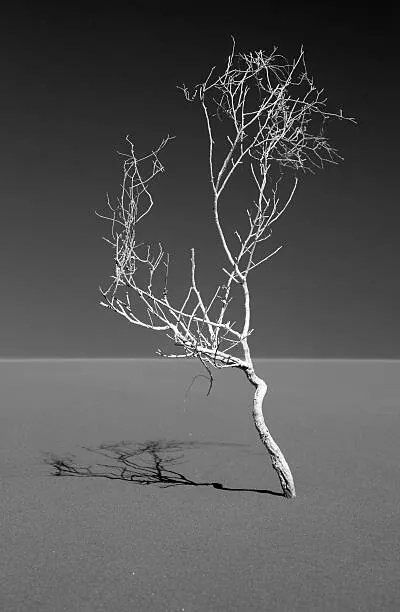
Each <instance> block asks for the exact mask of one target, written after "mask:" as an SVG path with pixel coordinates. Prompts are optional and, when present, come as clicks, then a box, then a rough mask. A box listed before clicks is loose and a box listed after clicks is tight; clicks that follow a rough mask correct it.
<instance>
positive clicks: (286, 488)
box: [245, 369, 296, 499]
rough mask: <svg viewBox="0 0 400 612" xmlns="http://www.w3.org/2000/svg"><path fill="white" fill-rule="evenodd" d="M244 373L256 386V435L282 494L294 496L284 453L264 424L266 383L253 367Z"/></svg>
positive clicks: (287, 496) (288, 496)
mask: <svg viewBox="0 0 400 612" xmlns="http://www.w3.org/2000/svg"><path fill="white" fill-rule="evenodd" d="M245 373H246V376H247V378H248V380H249V381H250V383H251V384H252V385H253V387H256V391H255V394H254V401H253V419H254V425H255V426H256V429H257V431H258V435H259V436H260V439H261V442H262V443H263V444H264V446H265V448H266V449H267V451H268V453H269V455H270V457H271V461H272V467H273V468H274V470H275V471H276V473H277V474H278V478H279V481H280V483H281V487H282V491H283V495H284V496H285V497H286V498H289V499H290V498H293V497H296V489H295V487H294V481H293V476H292V472H291V471H290V467H289V465H288V463H287V461H286V459H285V457H284V454H283V453H282V451H281V449H280V448H279V446H278V445H277V443H276V442H275V440H274V439H273V437H272V436H271V434H270V432H269V429H268V427H267V426H266V424H265V420H264V415H263V411H262V404H263V400H264V397H265V394H266V393H267V385H266V383H265V381H264V380H263V379H262V378H260V377H259V376H257V374H256V373H255V372H254V370H253V369H246V370H245Z"/></svg>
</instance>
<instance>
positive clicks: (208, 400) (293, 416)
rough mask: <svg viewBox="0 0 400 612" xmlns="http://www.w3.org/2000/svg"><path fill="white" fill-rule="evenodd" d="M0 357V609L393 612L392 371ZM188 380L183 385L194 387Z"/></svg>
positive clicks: (383, 365) (397, 513)
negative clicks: (264, 385) (255, 401)
mask: <svg viewBox="0 0 400 612" xmlns="http://www.w3.org/2000/svg"><path fill="white" fill-rule="evenodd" d="M256 369H257V371H258V372H259V374H260V375H261V376H263V377H265V379H266V380H267V382H268V384H269V392H268V395H267V398H266V401H265V404H264V413H265V416H266V420H267V423H268V425H269V427H270V429H271V432H272V434H273V435H274V436H275V438H276V440H277V442H278V443H279V445H280V446H281V448H282V449H283V451H284V453H285V455H286V457H287V459H288V461H289V463H290V465H291V467H292V470H293V474H294V477H295V481H296V487H297V495H298V497H297V499H296V500H294V501H287V500H285V499H284V498H283V497H282V496H281V495H280V494H279V493H280V488H279V483H278V480H277V477H276V475H275V473H274V471H273V470H272V467H271V464H270V461H269V458H268V456H267V455H266V453H265V451H264V449H263V447H262V446H261V444H260V442H259V440H258V437H257V433H256V431H255V429H254V425H253V423H252V421H251V412H250V410H251V402H252V388H251V387H250V385H249V383H248V382H247V381H246V379H245V378H244V376H243V374H242V373H241V372H239V371H232V370H229V371H228V370H224V371H218V372H216V377H215V381H214V385H213V389H212V392H211V394H210V395H209V396H207V395H206V394H207V389H208V383H207V380H206V379H205V378H204V377H202V376H199V377H197V378H195V379H194V380H193V377H194V376H196V375H197V374H202V375H204V373H205V372H204V370H203V369H202V366H201V364H200V363H198V362H195V361H177V360H174V361H159V360H71V361H68V360H64V361H63V360H53V361H50V360H49V361H45V360H43V361H39V360H38V361H14V362H12V361H8V362H7V361H3V362H1V363H0V393H1V395H0V401H1V406H0V478H1V501H0V504H1V507H0V517H1V562H0V602H1V603H0V609H1V610H4V612H17V611H18V612H61V611H67V612H70V611H71V612H72V611H74V612H75V611H76V612H92V611H93V612H101V611H107V612H114V611H115V612H133V611H136V610H137V611H150V612H152V611H154V612H159V611H160V612H161V611H166V612H167V611H168V612H178V611H184V612H202V611H226V612H235V611H238V612H251V611H253V610H254V611H260V610H268V611H269V612H274V611H278V612H284V611H292V610H293V611H297V610H301V611H305V612H311V611H328V612H329V611H334V610H335V611H340V612H345V611H350V610H352V611H353V610H354V611H355V610H360V611H361V610H362V611H369V610H370V611H374V612H376V611H380V610H393V611H394V610H396V611H397V610H399V609H400V544H399V537H400V443H399V439H400V362H396V361H391V362H390V361H312V360H310V361H308V360H303V361H295V360H282V361H278V360H276V361H272V360H271V361H270V360H259V361H257V362H256ZM192 380H193V384H192V385H191V388H190V389H189V390H188V387H189V386H190V384H191V382H192Z"/></svg>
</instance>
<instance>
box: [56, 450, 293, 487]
mask: <svg viewBox="0 0 400 612" xmlns="http://www.w3.org/2000/svg"><path fill="white" fill-rule="evenodd" d="M205 444H213V443H207V442H205V443H204V442H203V443H199V442H180V441H177V440H148V441H146V442H139V443H138V442H132V441H122V442H116V443H103V444H100V445H99V446H97V447H87V446H83V447H82V448H83V449H84V450H85V451H87V452H89V453H92V454H94V455H96V456H97V457H96V458H97V461H96V462H95V463H92V464H89V465H82V464H81V463H79V462H78V461H77V460H76V457H75V455H72V454H68V455H62V456H61V455H56V454H54V453H44V462H45V463H46V464H47V465H50V466H51V467H52V468H53V470H54V471H53V472H52V475H53V476H75V477H77V478H108V479H110V480H124V481H126V482H132V483H135V484H139V485H157V486H159V487H162V488H167V487H176V486H191V487H213V488H214V489H218V490H221V491H249V492H253V493H264V494H267V495H276V496H279V497H282V496H283V494H282V493H278V492H276V491H270V490H269V489H246V488H234V487H225V486H224V485H223V484H221V483H220V482H200V481H196V480H192V479H191V478H188V477H187V476H185V475H184V474H182V473H181V472H180V471H178V470H177V469H175V468H176V466H179V465H181V464H182V463H185V461H184V453H183V452H182V451H183V450H187V449H194V448H198V447H199V446H200V445H205ZM215 444H218V443H215ZM220 444H221V443H220ZM222 445H224V444H223V443H222ZM235 446H236V445H235ZM105 461H106V462H105Z"/></svg>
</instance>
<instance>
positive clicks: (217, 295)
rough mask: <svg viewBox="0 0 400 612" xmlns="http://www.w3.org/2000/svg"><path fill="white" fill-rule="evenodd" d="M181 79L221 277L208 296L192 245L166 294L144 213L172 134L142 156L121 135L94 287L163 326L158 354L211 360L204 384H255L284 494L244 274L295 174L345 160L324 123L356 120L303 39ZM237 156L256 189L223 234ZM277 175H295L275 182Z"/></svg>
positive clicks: (264, 434)
mask: <svg viewBox="0 0 400 612" xmlns="http://www.w3.org/2000/svg"><path fill="white" fill-rule="evenodd" d="M180 89H181V90H182V91H183V93H184V96H185V98H186V100H187V101H189V102H194V103H198V104H199V105H200V107H201V109H202V112H203V114H204V119H205V126H206V133H207V135H208V144H209V146H208V165H209V177H210V182H211V188H212V191H211V194H212V197H211V201H210V206H212V210H213V218H214V222H215V226H216V228H217V231H218V235H219V238H220V245H221V260H220V264H219V265H220V273H221V282H220V284H219V285H218V286H216V287H215V291H214V292H213V294H212V298H211V299H208V300H207V301H206V300H205V298H204V297H203V294H202V292H201V290H200V288H199V286H198V283H197V280H196V252H195V249H193V248H192V249H191V254H190V262H191V274H190V278H189V279H188V286H187V292H186V297H185V298H184V300H183V301H182V302H179V303H177V302H176V301H174V299H173V297H172V296H171V295H170V293H169V290H168V274H169V268H170V256H169V253H168V252H167V251H166V250H165V248H164V246H163V245H162V244H161V243H160V244H158V246H157V248H154V247H152V246H151V245H150V244H149V243H147V242H145V241H143V240H142V238H141V235H140V224H141V221H142V220H143V219H144V218H145V217H147V216H148V215H150V212H151V211H152V209H153V206H154V200H153V196H152V192H151V184H152V181H153V179H154V178H155V177H156V175H158V174H159V173H161V172H163V171H164V166H163V164H162V163H161V161H160V155H161V153H162V152H163V150H164V148H165V146H166V145H167V143H168V141H169V140H170V139H171V137H170V136H167V137H166V138H165V139H164V140H162V141H161V143H160V144H159V145H158V146H157V147H156V148H154V149H153V150H152V151H151V152H150V153H148V154H145V155H139V154H138V153H137V152H136V148H135V145H134V142H133V141H132V140H131V139H130V137H127V142H128V145H129V152H128V153H126V154H124V164H123V180H122V190H121V194H120V196H119V198H118V199H117V201H116V202H115V203H111V202H110V200H108V208H109V213H107V214H104V215H99V216H101V217H102V218H103V219H106V220H107V221H108V222H109V223H110V226H111V232H110V235H109V236H107V237H105V240H106V241H107V242H108V243H109V244H110V245H111V247H112V249H113V253H114V259H115V271H114V274H113V275H112V276H111V283H110V284H109V286H108V287H107V288H106V289H101V293H102V296H103V300H102V302H101V304H102V305H103V306H105V307H106V308H109V309H111V310H113V311H114V312H116V313H118V314H119V315H121V316H123V317H125V318H126V319H127V320H128V321H129V322H130V323H132V324H134V325H139V326H142V327H146V328H149V329H152V330H155V331H160V332H164V333H165V334H166V335H167V336H168V338H169V339H170V340H171V341H172V342H173V344H174V346H175V351H173V352H165V351H163V350H161V349H159V351H158V354H159V355H161V356H164V357H170V358H180V357H183V358H191V357H196V358H198V359H200V361H201V362H202V363H203V365H204V366H205V368H206V369H207V371H208V374H209V377H210V388H211V385H212V380H213V379H212V373H211V367H215V368H232V367H233V368H238V369H241V370H242V371H243V372H244V373H245V374H246V376H247V378H248V380H249V381H250V382H251V384H252V385H253V386H254V387H255V388H256V392H255V398H254V404H253V416H254V421H255V425H256V428H257V430H258V433H259V435H260V437H261V440H262V442H263V443H264V445H265V446H266V448H267V450H268V452H269V454H270V455H271V459H272V464H273V467H274V468H275V470H276V471H277V473H278V476H279V478H280V482H281V486H282V489H283V492H284V494H285V495H286V497H294V496H295V489H294V484H293V478H292V476H291V473H290V470H289V467H288V465H287V464H286V461H285V460H284V457H283V455H282V453H281V451H280V449H279V447H278V446H277V445H276V443H275V442H274V440H273V439H272V437H271V435H270V433H269V431H268V429H267V427H266V425H265V422H264V418H263V414H262V409H261V406H262V401H263V398H264V395H265V393H266V390H267V387H266V384H265V382H264V381H263V380H262V379H261V378H260V377H259V376H257V374H256V373H255V370H254V364H253V361H252V357H251V352H250V347H249V336H250V335H251V334H252V333H253V329H252V328H251V295H250V291H249V286H248V278H249V276H250V274H252V273H253V272H254V271H255V270H256V269H257V268H258V267H259V266H261V264H264V263H266V262H267V261H268V260H269V259H271V258H272V257H273V256H274V255H275V254H276V253H277V252H278V251H279V250H280V248H281V247H278V248H275V249H270V248H268V245H269V243H268V240H269V238H270V237H271V234H272V226H273V224H274V223H275V222H276V221H277V220H278V219H279V218H280V217H281V215H282V214H283V213H284V212H285V210H286V209H287V207H288V206H289V204H290V202H291V201H292V199H293V196H294V194H295V191H296V188H297V185H298V181H299V178H300V177H301V176H302V175H303V174H304V173H305V172H308V171H309V172H314V171H315V170H316V169H318V168H321V167H323V166H324V164H325V163H326V162H328V163H337V162H338V161H339V160H340V159H341V157H340V156H339V154H338V152H337V150H336V149H335V148H334V147H333V146H332V145H331V144H330V142H329V140H328V138H327V136H326V134H325V129H326V126H327V124H328V122H329V121H330V120H331V119H349V120H350V121H354V119H351V118H346V117H344V116H343V114H342V111H341V110H339V111H338V112H329V111H328V110H327V107H326V102H327V100H326V98H325V96H324V94H323V90H321V89H317V88H316V86H315V85H314V81H313V78H312V77H311V76H310V75H309V73H308V71H307V67H306V63H305V57H304V51H303V49H301V51H300V53H299V55H298V56H297V57H296V58H295V59H294V60H293V61H291V62H290V61H288V60H287V59H286V58H285V57H283V56H282V55H280V54H279V53H278V51H277V49H276V48H274V49H273V50H272V52H270V53H266V52H265V51H256V52H249V53H237V52H236V50H235V43H234V44H233V49H232V52H231V53H230V55H229V57H228V60H227V63H226V65H225V68H224V69H223V70H222V71H221V72H220V73H219V74H218V72H217V69H216V67H213V68H212V69H211V71H210V72H209V73H208V76H207V78H206V79H205V80H204V81H203V82H202V83H200V84H198V85H197V86H195V87H194V88H193V89H191V90H190V89H188V88H187V87H185V86H183V87H181V88H180ZM243 167H245V168H247V170H248V174H247V176H248V178H249V179H250V184H249V189H251V190H253V192H254V193H255V194H256V196H255V198H254V199H253V201H252V204H251V207H249V208H247V209H246V211H245V212H246V217H247V221H246V226H245V227H237V228H236V229H235V230H234V233H233V236H231V235H229V236H228V235H227V230H226V228H225V226H224V219H223V217H222V215H221V209H220V208H221V207H220V204H221V201H222V199H223V197H224V195H225V194H226V192H227V188H228V186H229V185H230V183H231V182H232V179H233V177H234V176H236V175H237V174H238V173H239V172H241V171H242V170H243ZM284 177H286V178H287V179H288V180H289V181H291V185H290V188H289V190H286V192H285V191H284V193H282V192H281V186H282V179H283V178H284ZM234 287H237V288H239V290H240V292H241V295H242V300H241V303H242V319H241V321H239V322H232V321H231V320H230V318H229V305H230V303H231V301H232V299H233V288H234ZM139 306H140V308H139ZM238 350H240V351H241V353H240V354H238ZM271 441H272V442H271ZM282 466H283V467H282Z"/></svg>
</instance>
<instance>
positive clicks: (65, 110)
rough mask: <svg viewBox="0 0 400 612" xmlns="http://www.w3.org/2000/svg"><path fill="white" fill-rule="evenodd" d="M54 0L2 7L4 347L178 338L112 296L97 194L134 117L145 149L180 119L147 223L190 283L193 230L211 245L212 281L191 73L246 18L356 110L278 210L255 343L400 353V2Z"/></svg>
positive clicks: (6, 351) (257, 350)
mask: <svg viewBox="0 0 400 612" xmlns="http://www.w3.org/2000/svg"><path fill="white" fill-rule="evenodd" d="M40 4H41V3H37V5H36V6H34V8H32V6H31V7H30V8H27V7H24V8H23V9H22V8H21V9H20V7H18V6H15V5H13V6H14V12H12V10H11V9H9V10H8V13H7V12H6V13H3V15H2V20H1V25H0V29H1V43H0V44H1V47H2V53H1V60H0V62H1V80H0V88H1V101H2V115H1V119H2V129H1V133H2V138H1V143H0V156H1V174H2V180H1V184H0V190H1V203H2V223H1V224H0V234H1V235H0V244H1V248H2V257H1V264H0V265H1V278H2V299H1V306H0V307H1V321H2V323H1V346H0V357H86V356H87V357H113V356H115V357H125V356H126V357H147V356H152V355H153V354H154V352H155V349H156V348H157V347H158V346H161V347H163V348H167V346H168V345H167V342H166V341H165V340H164V338H163V337H162V336H159V335H156V334H154V333H152V332H148V331H146V330H143V329H140V328H136V327H133V326H130V325H129V324H128V322H127V321H126V320H124V319H122V318H119V317H118V316H117V315H115V314H113V313H111V312H110V311H107V310H105V309H103V308H101V307H100V306H99V305H98V303H99V297H100V296H99V293H98V285H99V284H105V283H106V281H107V277H108V276H109V274H110V273H112V271H113V262H112V253H111V251H110V250H109V249H108V248H107V245H106V244H105V243H104V242H103V241H102V240H101V236H102V235H103V233H104V232H105V229H106V228H105V226H104V224H103V223H102V222H101V221H100V220H99V219H98V218H97V217H96V216H95V215H94V210H95V209H97V210H101V209H102V208H103V207H104V205H105V201H106V200H105V199H106V192H109V193H110V195H111V196H115V195H117V194H118V189H119V183H120V169H121V159H120V158H119V157H118V155H117V154H116V151H117V150H120V151H123V150H124V137H125V135H126V134H128V133H129V134H130V135H131V136H132V138H133V139H134V140H135V142H137V146H138V148H139V149H140V150H143V151H147V150H148V149H150V148H152V147H154V145H155V144H157V143H158V142H159V141H160V140H161V138H162V137H163V136H165V135H166V134H168V133H169V134H174V135H175V136H176V139H175V140H174V141H173V142H171V143H170V145H169V146H168V148H167V149H166V150H165V151H164V155H163V158H162V159H163V162H164V164H165V167H166V173H165V174H163V175H162V176H161V177H158V180H157V185H156V188H155V192H156V195H157V203H158V205H159V208H158V209H157V210H156V211H155V213H154V225H153V226H152V231H153V233H152V235H151V236H149V237H148V238H149V239H150V240H153V239H158V238H162V239H163V241H164V242H165V243H166V245H167V247H168V248H169V250H170V252H171V257H172V264H171V265H172V266H173V269H174V274H175V277H176V279H178V280H177V281H176V283H178V284H179V282H180V280H179V279H181V278H182V279H184V278H185V275H187V273H188V257H189V248H190V247H191V246H195V247H198V248H199V249H202V254H200V259H199V265H200V267H201V271H200V274H201V279H202V280H203V283H204V287H205V290H206V291H207V290H208V285H207V283H208V280H207V279H208V278H209V277H208V274H207V270H208V269H209V266H211V267H212V265H213V261H214V257H215V253H214V251H213V249H212V248H211V247H210V248H208V244H211V243H213V242H214V240H213V239H212V240H211V239H210V237H212V236H213V232H214V229H213V227H212V225H211V223H210V218H211V217H210V212H211V208H210V205H211V200H210V197H209V196H210V193H209V182H208V177H207V137H206V132H205V129H204V127H205V126H204V123H203V117H202V114H201V112H200V108H199V107H198V106H195V105H190V104H188V103H186V102H185V100H184V98H183V96H182V94H181V92H179V91H178V90H177V89H176V85H179V84H181V83H183V82H184V83H186V84H187V85H190V84H195V83H197V82H199V81H201V80H202V79H203V78H204V77H205V75H206V74H207V73H208V70H209V68H210V67H211V66H212V65H214V64H216V63H217V64H221V63H223V62H224V60H225V58H226V56H227V54H228V53H229V51H230V48H231V39H230V36H231V35H234V36H235V38H236V41H237V47H238V49H239V50H242V51H247V50H256V49H260V48H264V49H266V50H270V49H271V48H272V47H273V45H277V46H278V47H279V50H280V51H281V52H282V53H283V54H284V55H286V56H288V57H293V56H294V55H295V54H296V53H298V51H299V48H300V45H301V44H303V45H304V48H305V52H306V60H307V64H308V67H309V70H310V72H311V74H312V75H313V76H314V78H315V82H316V84H317V86H318V87H324V88H325V92H326V95H327V97H328V99H329V102H330V106H331V108H332V109H336V108H339V107H340V108H342V109H343V111H344V113H345V114H347V115H350V116H355V117H357V120H358V125H357V126H353V125H351V124H345V123H332V125H331V128H330V132H329V136H330V138H331V141H332V143H333V144H334V145H335V146H337V147H338V148H339V150H340V153H341V154H342V155H343V156H344V158H345V161H344V162H342V163H341V164H340V165H338V166H330V167H327V168H326V169H325V170H323V171H320V172H319V173H318V174H316V175H315V176H311V175H310V176H307V177H305V178H304V179H303V180H302V181H301V182H300V185H299V188H298V191H297V195H296V198H295V200H294V201H293V203H292V205H291V207H290V208H289V209H288V210H287V212H286V214H285V216H284V217H282V218H281V219H280V222H278V223H279V227H278V224H277V225H276V228H275V239H276V241H277V242H276V246H278V245H279V244H281V243H283V244H284V248H283V249H282V250H281V251H280V252H279V253H278V254H277V256H276V257H274V258H272V259H271V260H270V261H269V262H268V263H267V264H266V266H264V267H260V268H259V269H258V271H257V272H255V273H254V279H253V281H252V282H251V288H252V291H253V326H254V327H255V329H256V331H255V333H254V335H253V337H252V341H251V344H252V348H253V352H254V355H255V356H257V357H300V358H301V357H316V358H319V357H334V358H342V357H343V358H349V357H359V358H364V357H365V358H399V357H400V324H399V317H398V313H399V312H400V282H399V278H398V277H399V275H398V268H399V260H400V257H399V255H400V246H399V239H398V227H399V211H398V195H397V194H398V191H397V189H398V188H397V180H398V168H397V166H398V152H397V143H398V137H399V134H398V132H399V122H398V120H397V117H396V116H395V115H394V113H395V111H394V109H395V108H396V105H397V101H398V96H397V94H398V81H397V79H396V74H397V71H398V62H397V57H396V56H397V53H398V52H397V48H396V36H395V32H394V23H395V20H394V15H393V14H391V10H390V5H385V3H379V4H377V5H375V6H373V7H372V5H371V7H369V8H368V6H367V5H364V6H363V7H362V11H361V9H358V8H356V7H355V6H354V7H352V5H351V3H345V4H340V3H336V2H297V3H296V4H293V5H292V4H291V3H277V2H268V1H267V0H264V1H263V2H262V3H261V2H260V3H258V2H253V3H249V2H243V3H240V2H236V3H235V2H219V3H217V2H216V3H214V4H211V3H210V4H209V3H207V2H204V3H198V5H199V6H198V8H193V7H188V6H186V5H185V3H183V2H182V3H177V2H168V3H166V2H165V3H160V2H158V3H157V2H155V3H154V2H152V3H150V2H149V3H146V2H130V3H129V5H127V7H124V4H123V3H122V4H120V3H118V4H115V5H113V4H110V3H108V4H107V8H102V7H101V5H100V4H94V5H93V6H92V7H91V8H89V5H88V4H85V7H87V8H76V9H75V8H71V7H66V8H61V7H62V5H57V7H56V5H53V8H51V9H50V8H49V7H47V6H45V5H44V4H43V5H42V6H40ZM82 4H84V3H82ZM186 4H191V3H186ZM359 6H360V7H361V5H359ZM55 7H56V8H55ZM146 7H148V8H146ZM163 7H164V8H163ZM258 7H262V8H258ZM63 11H64V12H63ZM243 189H244V187H243ZM225 212H226V211H225ZM223 214H224V211H223ZM205 246H206V247H207V250H206V249H205V248H204V247H205ZM211 277H212V274H211ZM209 290H210V291H211V286H210V287H209Z"/></svg>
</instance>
